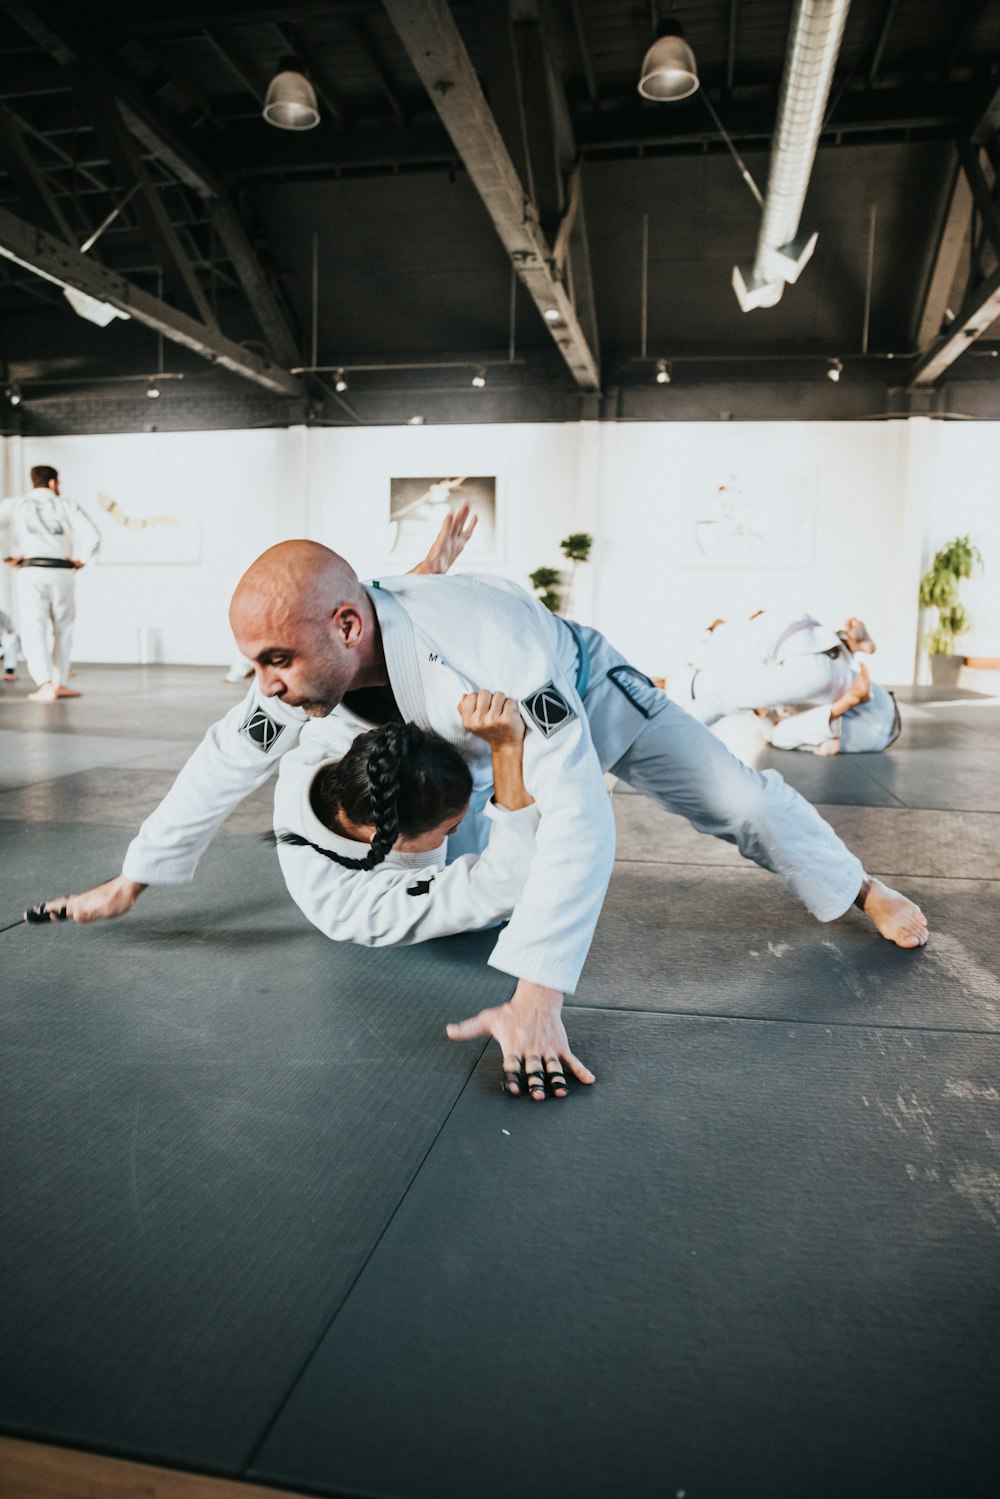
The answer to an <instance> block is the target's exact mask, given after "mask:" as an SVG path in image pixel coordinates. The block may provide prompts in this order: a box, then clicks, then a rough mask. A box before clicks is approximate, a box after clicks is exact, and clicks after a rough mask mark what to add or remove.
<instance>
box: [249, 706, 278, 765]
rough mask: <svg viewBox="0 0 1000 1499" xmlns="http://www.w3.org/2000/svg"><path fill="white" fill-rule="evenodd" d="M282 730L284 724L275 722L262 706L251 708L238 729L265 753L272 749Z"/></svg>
mask: <svg viewBox="0 0 1000 1499" xmlns="http://www.w3.org/2000/svg"><path fill="white" fill-rule="evenodd" d="M284 732H285V725H284V724H283V723H275V721H274V719H273V718H271V717H270V715H269V714H267V713H265V712H264V710H263V708H251V709H250V712H249V713H248V714H247V716H246V718H245V719H244V721H243V726H242V728H241V729H240V733H241V734H245V735H246V737H247V738H248V739H249V740H250V741H251V743H252V744H255V745H256V746H257V748H258V749H259V750H260V751H261V752H262V753H263V754H265V755H266V754H267V753H268V751H269V750H271V749H273V747H274V745H275V744H277V742H278V740H279V739H280V738H281V736H282V734H283V733H284Z"/></svg>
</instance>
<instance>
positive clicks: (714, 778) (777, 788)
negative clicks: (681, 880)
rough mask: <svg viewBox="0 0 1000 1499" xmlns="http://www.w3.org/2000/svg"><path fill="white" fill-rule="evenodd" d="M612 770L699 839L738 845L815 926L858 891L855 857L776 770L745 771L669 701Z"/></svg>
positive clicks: (843, 907)
mask: <svg viewBox="0 0 1000 1499" xmlns="http://www.w3.org/2000/svg"><path fill="white" fill-rule="evenodd" d="M831 664H832V663H831ZM611 769H612V773H613V774H614V775H616V776H618V777H620V779H621V780H623V781H625V782H626V783H627V784H628V785H629V786H631V787H633V789H634V790H636V791H639V792H641V793H642V794H643V795H644V796H649V797H652V798H653V800H654V801H658V802H659V803H660V805H661V806H663V807H666V809H667V811H668V812H679V813H680V815H681V816H682V817H686V818H687V819H688V821H689V822H690V823H691V825H692V826H693V827H695V828H697V830H698V832H699V833H711V834H712V835H713V836H714V837H716V838H723V839H725V841H726V842H727V843H735V844H736V847H737V848H738V849H739V851H740V853H741V854H742V855H743V856H744V858H746V859H752V860H753V861H754V863H755V864H760V865H761V866H762V868H764V869H769V870H771V871H772V873H774V874H777V875H780V876H781V878H782V880H783V881H784V883H785V885H786V887H787V888H788V890H789V891H790V892H791V894H792V895H794V896H795V897H796V899H797V900H800V901H801V902H802V904H803V905H804V906H805V907H806V909H807V910H809V911H811V912H812V914H813V915H814V916H815V917H816V918H817V919H818V920H819V921H835V920H836V918H837V917H838V916H843V914H844V912H845V911H847V910H848V909H849V908H850V906H851V904H852V902H853V901H854V898H855V896H856V895H857V893H858V891H859V890H860V889H861V880H862V877H863V875H864V869H863V868H862V865H861V861H860V859H858V858H856V857H855V855H854V854H852V853H851V851H850V849H849V848H848V847H847V846H846V844H844V843H842V842H841V840H840V839H839V838H838V837H837V835H836V833H835V832H834V831H833V829H832V828H831V827H830V826H829V824H828V823H825V822H824V821H823V819H822V818H821V817H820V815H819V813H818V812H817V811H816V809H815V808H814V807H812V806H811V805H810V804H809V802H807V801H806V800H805V798H804V797H801V796H800V795H799V794H798V792H797V791H793V790H792V788H791V786H788V785H786V783H785V782H784V781H783V780H782V778H781V776H780V775H779V774H778V772H777V771H775V770H766V771H764V772H763V774H761V772H760V771H756V770H752V769H751V768H750V766H749V765H744V763H743V761H742V760H738V759H737V758H736V756H735V755H731V754H730V752H729V751H728V750H727V749H726V747H725V745H724V744H722V742H721V741H720V740H718V739H716V737H715V735H714V734H710V733H709V732H708V731H707V730H706V729H705V728H703V727H702V725H701V724H700V723H697V722H695V720H694V719H693V718H692V717H691V716H690V715H689V714H688V713H687V712H685V711H684V710H683V709H681V708H678V707H677V706H676V705H675V704H674V703H667V705H666V707H665V708H664V709H663V711H662V712H660V713H656V714H654V716H653V717H652V718H650V719H649V720H648V722H647V723H646V725H645V726H644V728H643V729H642V730H641V731H640V733H639V736H638V738H637V739H636V740H635V742H634V744H633V745H632V747H631V748H630V749H629V750H627V751H626V753H625V754H624V755H623V756H622V758H621V759H620V760H619V761H618V763H617V764H616V765H613V766H612V767H611Z"/></svg>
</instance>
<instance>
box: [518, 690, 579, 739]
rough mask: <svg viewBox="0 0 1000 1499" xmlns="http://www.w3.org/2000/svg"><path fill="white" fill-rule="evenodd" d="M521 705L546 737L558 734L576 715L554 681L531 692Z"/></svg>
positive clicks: (549, 737)
mask: <svg viewBox="0 0 1000 1499" xmlns="http://www.w3.org/2000/svg"><path fill="white" fill-rule="evenodd" d="M521 707H522V708H523V709H524V711H525V713H527V715H528V717H529V718H530V719H531V722H532V723H533V724H534V725H535V728H536V729H540V730H541V731H542V733H543V734H544V735H545V737H546V739H551V738H552V735H553V734H558V732H559V730H560V729H564V728H565V727H566V725H567V724H568V723H569V722H570V721H571V720H572V719H574V718H575V717H576V712H575V710H574V709H573V708H571V707H570V705H569V703H568V702H567V701H566V699H565V698H564V697H563V695H562V693H561V692H560V691H559V688H558V687H557V686H556V685H555V683H554V682H546V684H545V686H544V687H539V688H538V689H537V691H535V692H532V693H530V694H529V696H528V697H526V698H524V699H523V700H522V703H521Z"/></svg>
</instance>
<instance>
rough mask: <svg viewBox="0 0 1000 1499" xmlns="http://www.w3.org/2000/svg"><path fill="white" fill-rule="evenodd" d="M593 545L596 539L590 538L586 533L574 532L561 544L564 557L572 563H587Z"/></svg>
mask: <svg viewBox="0 0 1000 1499" xmlns="http://www.w3.org/2000/svg"><path fill="white" fill-rule="evenodd" d="M593 545H594V538H593V537H592V536H588V535H587V533H586V531H573V532H571V534H570V535H569V536H567V537H566V539H565V541H561V542H560V543H559V546H560V547H561V549H562V554H563V556H564V557H565V558H567V560H568V561H570V562H572V563H577V562H586V561H587V558H588V557H589V556H590V549H591V547H592V546H593Z"/></svg>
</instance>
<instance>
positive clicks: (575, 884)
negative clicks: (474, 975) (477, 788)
mask: <svg viewBox="0 0 1000 1499" xmlns="http://www.w3.org/2000/svg"><path fill="white" fill-rule="evenodd" d="M561 695H563V696H564V697H565V699H566V701H567V702H569V703H572V702H573V700H574V698H575V694H574V695H572V696H571V695H570V694H569V693H568V692H566V691H565V689H564V692H563V694H561ZM577 714H578V716H576V717H574V718H573V719H572V720H570V721H569V722H568V723H567V724H566V725H565V726H564V727H562V728H560V729H558V730H557V731H556V732H554V733H553V734H552V736H551V738H546V737H545V735H544V733H543V731H542V730H541V729H540V728H538V727H537V726H536V727H533V728H531V729H529V730H528V733H527V736H526V738H525V742H524V782H525V785H526V786H527V788H528V790H529V791H530V792H531V795H532V796H533V797H534V798H535V803H536V805H537V807H538V811H539V824H538V833H537V835H536V840H535V841H536V853H535V858H534V859H533V860H532V864H531V868H530V870H529V872H528V878H527V880H526V881H525V886H524V890H523V891H522V893H521V898H520V900H519V901H518V903H517V906H516V908H515V910H514V914H513V916H512V917H511V920H510V924H509V926H507V927H506V928H505V930H504V931H503V932H501V934H500V938H499V940H498V942H497V945H496V947H495V948H494V949H493V952H492V953H491V955H490V958H489V962H490V966H491V967H493V968H499V969H500V970H501V972H503V973H509V974H511V975H512V976H513V977H514V978H523V979H529V980H530V981H531V982H532V983H536V984H544V985H545V986H546V987H547V988H550V989H558V990H560V991H561V992H562V993H563V994H572V993H573V991H574V990H575V989H576V986H577V983H578V981H579V978H580V972H581V969H582V968H583V964H584V961H585V959H586V956H587V953H588V951H589V950H590V944H591V941H592V939H593V935H594V928H595V927H596V925H597V918H598V917H599V916H600V914H601V906H602V905H603V903H604V895H605V892H606V890H607V888H608V881H609V879H610V878H611V871H612V869H613V867H614V858H615V819H614V814H613V812H612V810H611V800H610V798H609V796H608V793H607V791H606V789H605V786H604V777H603V775H602V773H601V767H600V764H599V762H598V758H597V753H596V751H595V749H594V746H593V744H592V743H591V739H590V733H589V730H588V728H587V725H586V719H585V718H584V716H583V709H582V706H579V707H578V709H577Z"/></svg>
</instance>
